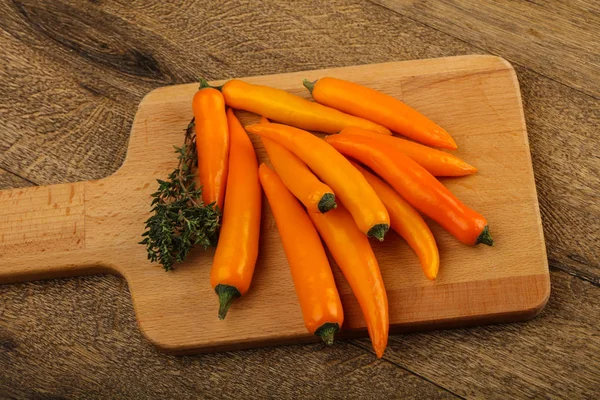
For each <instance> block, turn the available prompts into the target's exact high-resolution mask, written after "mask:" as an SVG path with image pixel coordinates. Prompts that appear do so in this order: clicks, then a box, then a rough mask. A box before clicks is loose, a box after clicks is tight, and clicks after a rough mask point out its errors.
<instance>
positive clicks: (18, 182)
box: [0, 168, 33, 190]
mask: <svg viewBox="0 0 600 400" xmlns="http://www.w3.org/2000/svg"><path fill="white" fill-rule="evenodd" d="M27 186H33V183H32V182H30V181H28V180H26V179H23V178H21V177H20V176H18V175H15V174H13V173H11V172H8V171H6V170H4V169H2V168H0V190H5V189H12V188H19V187H27Z"/></svg>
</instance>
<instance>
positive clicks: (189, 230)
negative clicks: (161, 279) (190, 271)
mask: <svg viewBox="0 0 600 400" xmlns="http://www.w3.org/2000/svg"><path fill="white" fill-rule="evenodd" d="M174 147H175V152H176V153H177V154H178V160H179V163H178V165H177V168H176V169H175V170H174V171H173V172H171V174H170V175H169V176H168V178H167V180H160V179H157V182H158V185H159V186H158V190H157V191H156V192H155V193H153V194H152V203H151V207H152V210H151V212H152V213H153V215H152V216H151V217H150V218H149V219H148V220H147V221H146V231H145V232H144V233H143V234H142V236H143V237H144V239H143V240H142V241H141V242H140V244H143V245H145V246H146V250H147V251H148V259H149V260H150V261H152V262H158V263H159V264H161V265H162V266H163V268H164V269H165V271H169V270H171V269H173V265H174V264H175V263H180V262H182V261H183V260H185V258H186V257H187V255H188V253H189V252H190V250H191V249H192V248H193V247H194V246H195V245H201V246H203V247H204V249H206V248H208V247H209V246H214V245H216V242H217V238H218V233H219V226H220V218H221V213H220V211H219V209H218V207H217V206H216V205H215V204H214V203H213V204H208V205H206V204H204V203H203V202H202V187H196V169H197V167H198V155H197V153H196V134H195V132H194V120H193V119H192V122H190V124H189V125H188V127H187V129H186V130H185V140H184V143H183V146H181V147H177V146H174Z"/></svg>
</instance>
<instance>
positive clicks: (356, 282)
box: [308, 205, 389, 358]
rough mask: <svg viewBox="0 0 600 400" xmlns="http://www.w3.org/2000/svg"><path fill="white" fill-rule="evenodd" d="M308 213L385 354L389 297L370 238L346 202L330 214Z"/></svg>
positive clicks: (379, 353)
mask: <svg viewBox="0 0 600 400" xmlns="http://www.w3.org/2000/svg"><path fill="white" fill-rule="evenodd" d="M308 215H309V216H310V218H311V219H312V222H313V224H314V225H315V227H316V228H317V230H318V231H319V234H320V235H321V237H322V238H323V240H324V241H325V244H326V245H327V248H328V249H329V252H330V253H331V255H332V256H333V258H334V260H335V262H336V263H337V265H338V266H339V267H340V269H341V270H342V273H343V274H344V277H345V278H346V280H347V281H348V284H350V287H351V288H352V292H353V293H354V295H355V296H356V299H357V300H358V304H359V305H360V308H361V310H362V313H363V316H364V318H365V321H366V322H367V329H368V330H369V336H370V337H371V343H372V344H373V349H374V350H375V353H376V354H377V357H378V358H381V357H383V352H384V351H385V348H386V346H387V341H388V331H389V315H388V300H387V294H386V291H385V286H384V284H383V278H382V277H381V272H380V271H379V264H378V263H377V259H376V258H375V254H373V249H372V248H371V244H370V243H369V239H367V238H366V237H365V235H363V234H362V232H361V231H359V230H358V227H357V226H356V223H354V220H353V219H352V216H351V215H350V213H349V212H348V211H346V209H345V208H344V207H343V206H342V205H339V206H338V208H337V209H335V210H331V211H330V212H328V213H327V214H320V213H308Z"/></svg>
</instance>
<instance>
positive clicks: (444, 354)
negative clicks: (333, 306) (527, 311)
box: [358, 271, 600, 399]
mask: <svg viewBox="0 0 600 400" xmlns="http://www.w3.org/2000/svg"><path fill="white" fill-rule="evenodd" d="M551 275H552V296H551V297H550V301H549V303H548V305H547V306H546V308H545V309H544V311H542V313H541V314H540V316H539V317H537V318H536V319H535V320H533V321H530V322H526V323H522V324H512V325H501V326H494V327H478V328H473V329H459V330H452V331H438V332H430V333H422V334H412V335H404V336H393V337H392V339H391V341H390V347H389V350H388V351H387V352H386V355H385V358H386V359H389V360H391V361H393V362H394V363H397V364H398V365H400V366H402V367H404V368H407V369H409V370H411V371H413V372H415V373H416V374H418V375H420V376H422V377H424V378H426V379H429V380H431V381H433V382H436V383H438V384H440V385H441V386H443V387H445V388H448V389H449V390H451V391H452V392H454V393H456V394H458V395H460V396H464V397H468V398H493V397H496V396H497V395H498V394H499V393H502V396H503V397H507V398H542V397H543V398H570V399H585V398H593V397H594V394H595V393H597V392H598V388H600V360H599V359H598V354H599V353H600V336H598V332H599V331H600V312H599V310H600V288H598V287H597V286H595V285H593V284H591V283H590V282H586V281H583V280H581V279H578V278H575V277H572V276H570V275H567V274H565V273H563V272H559V271H554V272H552V273H551ZM358 343H361V344H362V346H364V347H365V348H368V345H369V343H368V342H367V341H366V340H362V341H360V342H358Z"/></svg>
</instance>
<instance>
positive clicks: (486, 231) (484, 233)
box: [475, 225, 494, 246]
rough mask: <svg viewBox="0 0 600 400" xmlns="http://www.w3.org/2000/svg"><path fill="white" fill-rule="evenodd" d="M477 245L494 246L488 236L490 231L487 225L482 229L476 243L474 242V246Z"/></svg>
mask: <svg viewBox="0 0 600 400" xmlns="http://www.w3.org/2000/svg"><path fill="white" fill-rule="evenodd" d="M479 243H483V244H485V245H488V246H493V245H494V239H492V236H491V235H490V229H489V227H488V226H487V225H486V226H485V228H483V231H481V233H480V234H479V236H478V237H477V241H476V242H475V244H479Z"/></svg>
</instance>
